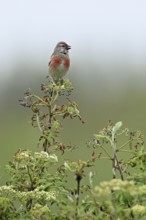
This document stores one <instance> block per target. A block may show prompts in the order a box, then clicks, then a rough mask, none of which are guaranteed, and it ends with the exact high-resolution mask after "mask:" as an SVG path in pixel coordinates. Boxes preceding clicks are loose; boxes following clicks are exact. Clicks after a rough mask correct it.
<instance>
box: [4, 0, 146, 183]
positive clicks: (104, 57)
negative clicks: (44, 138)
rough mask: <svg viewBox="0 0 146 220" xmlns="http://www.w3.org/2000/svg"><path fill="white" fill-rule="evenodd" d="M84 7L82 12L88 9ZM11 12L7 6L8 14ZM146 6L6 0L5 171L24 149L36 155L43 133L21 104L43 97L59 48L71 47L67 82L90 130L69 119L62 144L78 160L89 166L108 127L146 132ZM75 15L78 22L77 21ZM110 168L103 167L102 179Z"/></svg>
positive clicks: (101, 166) (123, 2) (100, 172)
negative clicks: (93, 143) (33, 95)
mask: <svg viewBox="0 0 146 220" xmlns="http://www.w3.org/2000/svg"><path fill="white" fill-rule="evenodd" d="M83 4H84V7H83ZM7 5H9V7H7ZM145 9H146V3H145V1H140V2H138V1H132V0H128V1H126V0H124V1H118V2H117V1H114V0H112V1H110V3H109V1H108V0H104V1H102V2H101V1H94V0H91V1H87V2H86V3H85V2H84V1H83V0H81V1H80V2H78V1H77V0H76V1H71V2H70V4H68V1H67V0H64V1H61V2H52V1H50V0H49V1H43V2H42V1H34V0H32V1H28V0H26V1H18V0H14V1H13V3H12V2H10V1H8V0H7V1H5V2H3V3H2V4H1V9H0V10H1V13H0V18H1V19H0V24H1V40H0V45H1V51H0V57H1V59H0V60H1V63H0V71H1V74H0V104H1V105H0V134H1V138H0V151H1V152H0V166H1V175H0V176H1V183H3V182H4V181H5V179H6V174H5V169H4V166H5V164H6V163H8V161H10V160H11V159H12V157H13V155H14V153H15V152H16V151H17V150H18V149H19V148H22V149H23V148H30V149H33V150H39V149H38V148H37V142H38V137H39V136H38V135H39V133H38V131H37V129H33V128H32V127H31V124H30V118H31V112H30V111H29V109H25V108H23V107H21V106H20V105H19V103H18V100H19V99H21V98H22V97H23V93H24V92H25V91H26V90H27V89H28V88H31V89H32V90H33V91H35V92H39V91H40V84H41V83H43V82H45V77H46V75H47V63H48V60H49V57H50V56H51V53H52V51H53V48H54V46H55V44H56V43H57V42H58V41H60V40H64V41H66V42H67V43H68V44H70V45H71V46H72V50H71V51H70V57H71V68H70V71H69V74H68V76H67V78H69V79H70V80H71V82H72V84H73V86H74V92H73V94H72V99H73V100H75V101H76V102H77V103H78V104H79V108H80V112H81V115H82V117H83V119H84V120H85V121H86V123H85V124H81V123H80V122H79V121H78V120H76V119H75V120H64V122H63V124H64V130H63V132H62V134H61V139H62V141H64V142H65V143H71V144H75V145H77V146H78V147H79V152H80V154H79V153H77V154H76V152H75V153H74V154H73V155H72V156H73V158H74V159H76V160H77V159H87V158H88V156H89V155H88V153H89V152H88V151H87V150H86V142H87V141H89V140H90V139H91V138H92V137H93V134H95V133H97V132H98V131H99V130H100V129H102V128H103V127H104V126H106V125H107V122H108V120H112V121H113V122H114V123H116V122H117V121H122V122H123V124H124V126H125V127H129V128H130V129H132V130H134V131H135V130H141V131H142V132H143V133H144V134H145V132H146V125H145V112H146V102H145V96H146V86H145V82H146V74H145V73H146V62H145V58H146V41H145V39H146V30H145V29H144V25H145V23H146V14H145ZM75 15H76V16H75ZM103 171H106V172H107V178H108V177H109V178H110V176H111V173H109V170H108V164H107V165H106V164H105V163H104V162H103V163H102V164H100V165H99V169H98V174H99V179H102V177H103V173H104V172H103Z"/></svg>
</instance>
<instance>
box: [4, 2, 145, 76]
mask: <svg viewBox="0 0 146 220" xmlns="http://www.w3.org/2000/svg"><path fill="white" fill-rule="evenodd" d="M0 3H1V4H0V71H1V73H0V74H1V76H2V75H3V77H6V76H8V75H11V74H12V72H13V71H12V69H13V67H14V66H16V65H17V64H18V63H19V62H20V61H21V60H23V59H24V60H26V61H27V60H28V62H29V60H30V59H32V60H34V61H36V62H40V64H41V63H46V60H47V59H48V58H49V56H50V55H51V53H52V50H53V48H54V46H55V44H56V43H57V42H58V41H60V40H64V41H66V42H67V43H68V44H70V45H71V46H72V50H71V56H72V57H74V58H76V57H82V56H86V57H88V56H89V57H90V58H91V57H92V56H93V61H94V62H96V61H97V58H98V59H99V60H101V62H111V61H112V60H115V59H117V58H118V59H123V60H124V59H125V60H127V62H131V63H133V64H135V63H145V59H146V1H145V0H58V1H57V0H56V1H53V0H52V1H51V0H13V1H11V0H5V1H2V0H1V2H0ZM78 59H79V58H78ZM26 63H27V62H26Z"/></svg>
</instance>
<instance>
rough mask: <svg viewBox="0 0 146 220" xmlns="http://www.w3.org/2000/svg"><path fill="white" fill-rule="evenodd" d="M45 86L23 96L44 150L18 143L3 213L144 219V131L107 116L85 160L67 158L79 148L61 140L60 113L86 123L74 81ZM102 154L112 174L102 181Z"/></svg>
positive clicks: (5, 217)
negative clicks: (98, 179)
mask: <svg viewBox="0 0 146 220" xmlns="http://www.w3.org/2000/svg"><path fill="white" fill-rule="evenodd" d="M41 90H42V93H43V95H42V96H38V95H36V94H34V93H33V92H32V91H31V90H28V91H27V92H26V93H25V95H24V98H23V99H22V100H20V104H21V105H22V106H24V107H25V108H30V110H31V111H32V117H31V122H32V126H33V127H37V128H38V129H39V131H40V136H39V138H38V139H39V146H40V149H41V150H40V152H32V151H30V150H29V149H19V150H18V151H17V152H16V153H15V155H14V157H13V160H12V161H11V162H9V164H8V165H7V166H6V169H7V172H8V173H9V174H10V179H9V180H8V181H7V182H6V185H3V186H0V219H1V220H14V219H15V220H17V219H18V220H35V219H36V220H37V219H38V220H48V219H51V220H63V219H65V220H84V219H87V220H92V219H93V220H94V219H95V220H123V219H124V220H125V219H128V220H133V219H135V220H137V219H141V220H142V219H146V172H145V171H146V152H145V150H144V137H143V134H142V133H141V132H140V131H136V132H133V131H130V130H129V129H128V128H123V126H122V122H117V123H116V124H113V123H112V122H111V121H109V123H108V125H107V126H106V127H105V128H103V129H102V130H101V131H99V133H98V134H95V135H93V138H92V139H91V140H90V141H89V142H88V143H87V146H86V147H88V148H89V150H91V154H90V155H91V156H90V155H89V158H88V160H87V161H83V160H80V158H78V159H77V160H76V161H72V160H70V159H68V160H67V159H65V157H64V155H65V154H66V152H68V151H72V154H73V153H74V152H75V153H76V155H78V148H75V147H74V146H72V145H66V144H64V143H62V142H61V141H60V136H59V135H60V132H61V130H62V129H63V120H62V119H65V118H68V119H70V120H73V119H74V118H78V119H79V121H80V122H81V123H84V121H83V120H82V117H81V115H80V111H79V107H78V105H77V104H76V102H74V101H73V100H72V98H71V93H72V91H73V87H72V84H71V83H70V82H69V81H68V80H64V82H63V84H60V83H58V84H55V83H53V82H52V81H51V80H50V79H48V80H47V82H46V84H42V85H41ZM121 143H122V144H121ZM123 152H124V153H125V154H126V157H124V158H123V154H122V153H123ZM76 157H77V156H76ZM98 160H105V163H106V161H107V160H109V161H111V180H109V181H102V182H100V183H99V184H97V183H96V182H95V180H94V179H95V177H96V175H97V174H96V173H95V171H94V170H95V169H94V168H95V167H96V161H98ZM69 178H70V179H71V181H72V182H73V181H74V182H75V188H74V187H73V186H71V185H70V184H69V183H68V180H69ZM83 180H84V183H83Z"/></svg>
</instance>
